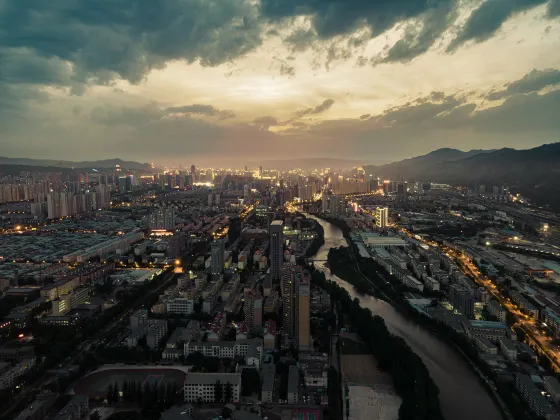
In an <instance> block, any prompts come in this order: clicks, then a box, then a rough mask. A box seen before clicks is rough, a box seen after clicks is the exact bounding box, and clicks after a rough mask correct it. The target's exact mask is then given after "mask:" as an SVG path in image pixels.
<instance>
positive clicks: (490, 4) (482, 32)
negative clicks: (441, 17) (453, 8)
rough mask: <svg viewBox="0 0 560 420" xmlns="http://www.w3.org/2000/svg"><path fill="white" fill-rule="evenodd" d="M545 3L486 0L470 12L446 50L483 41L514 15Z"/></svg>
mask: <svg viewBox="0 0 560 420" xmlns="http://www.w3.org/2000/svg"><path fill="white" fill-rule="evenodd" d="M547 2H548V0H486V1H485V2H484V3H482V4H481V5H480V6H479V7H478V9H476V10H474V11H473V12H472V14H471V15H470V16H469V18H468V19H467V22H466V23H465V25H464V26H463V28H462V29H461V30H460V31H459V34H458V35H457V36H456V38H455V39H454V40H453V41H452V42H451V43H450V44H449V46H448V48H447V49H448V51H454V50H456V49H457V48H458V47H460V46H461V45H462V44H464V43H465V42H467V41H470V40H474V41H476V42H482V41H485V40H487V39H489V38H491V37H492V36H493V35H494V34H495V33H496V32H497V31H498V29H500V28H501V26H502V24H503V23H504V22H505V21H506V20H508V19H509V18H510V17H511V16H513V15H514V14H516V13H519V12H523V11H526V10H529V9H531V8H533V7H535V6H539V5H541V4H545V3H547Z"/></svg>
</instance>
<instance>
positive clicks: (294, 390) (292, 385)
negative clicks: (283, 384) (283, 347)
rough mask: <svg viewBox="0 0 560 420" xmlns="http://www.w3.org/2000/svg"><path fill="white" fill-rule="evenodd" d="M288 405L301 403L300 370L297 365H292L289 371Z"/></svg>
mask: <svg viewBox="0 0 560 420" xmlns="http://www.w3.org/2000/svg"><path fill="white" fill-rule="evenodd" d="M287 395H288V404H297V403H298V402H299V370H298V368H297V366H296V365H291V366H290V369H289V371H288V393H287Z"/></svg>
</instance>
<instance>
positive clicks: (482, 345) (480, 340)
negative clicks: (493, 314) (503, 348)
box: [474, 337, 498, 354]
mask: <svg viewBox="0 0 560 420" xmlns="http://www.w3.org/2000/svg"><path fill="white" fill-rule="evenodd" d="M474 343H475V344H476V347H478V349H479V350H480V351H482V352H483V353H487V354H498V347H497V346H496V345H495V344H494V343H492V342H491V341H490V340H488V339H487V338H484V337H475V339H474Z"/></svg>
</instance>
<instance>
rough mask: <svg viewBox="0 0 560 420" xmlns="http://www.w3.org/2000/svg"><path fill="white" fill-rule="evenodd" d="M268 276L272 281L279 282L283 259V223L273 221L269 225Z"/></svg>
mask: <svg viewBox="0 0 560 420" xmlns="http://www.w3.org/2000/svg"><path fill="white" fill-rule="evenodd" d="M269 231H270V275H271V277H272V280H280V277H281V275H282V261H283V258H284V248H283V244H284V222H283V221H282V220H274V221H273V222H272V223H271V224H270V230H269Z"/></svg>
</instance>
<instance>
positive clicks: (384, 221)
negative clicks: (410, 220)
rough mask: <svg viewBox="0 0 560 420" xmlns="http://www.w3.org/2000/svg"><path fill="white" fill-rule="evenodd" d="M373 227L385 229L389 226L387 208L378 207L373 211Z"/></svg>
mask: <svg viewBox="0 0 560 420" xmlns="http://www.w3.org/2000/svg"><path fill="white" fill-rule="evenodd" d="M375 225H376V226H377V227H378V228H386V227H387V226H388V225H389V209H388V208H387V207H378V208H377V209H376V210H375Z"/></svg>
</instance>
